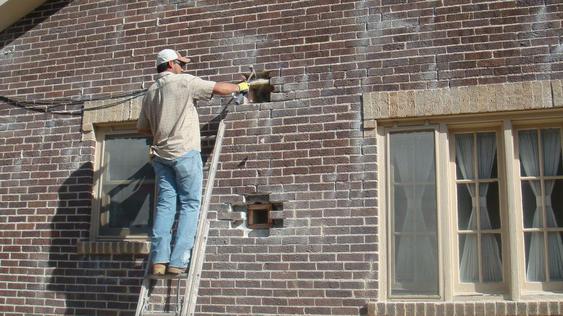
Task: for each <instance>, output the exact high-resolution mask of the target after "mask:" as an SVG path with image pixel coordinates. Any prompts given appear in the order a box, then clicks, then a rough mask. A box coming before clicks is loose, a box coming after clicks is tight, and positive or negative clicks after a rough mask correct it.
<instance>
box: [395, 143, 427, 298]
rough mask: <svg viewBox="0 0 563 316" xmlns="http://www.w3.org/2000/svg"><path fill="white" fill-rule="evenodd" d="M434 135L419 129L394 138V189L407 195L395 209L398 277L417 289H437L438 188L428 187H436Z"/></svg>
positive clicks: (411, 287)
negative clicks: (436, 200) (399, 208)
mask: <svg viewBox="0 0 563 316" xmlns="http://www.w3.org/2000/svg"><path fill="white" fill-rule="evenodd" d="M433 137H434V135H433V132H417V133H400V134H393V135H392V138H391V159H392V162H393V166H394V168H395V175H394V177H395V179H394V181H395V182H396V183H398V184H396V186H395V190H396V191H397V190H403V193H404V195H405V196H406V201H402V203H401V205H402V206H403V207H404V209H401V210H397V209H395V210H394V216H395V218H394V220H395V221H396V225H395V227H396V228H395V229H397V233H400V234H399V235H396V238H397V240H396V242H395V247H396V249H395V253H396V255H395V259H396V260H395V274H396V276H395V278H396V280H398V281H403V282H404V283H405V284H407V283H408V284H409V287H410V289H412V290H413V291H414V292H435V291H436V290H437V280H438V277H437V266H438V262H437V259H438V258H437V247H436V224H435V221H436V203H435V192H432V191H428V190H435V184H434V178H435V162H434V138H433ZM425 194H429V195H432V196H434V198H425ZM397 205H399V203H396V204H395V207H400V206H397ZM432 221H434V223H432ZM403 286H404V285H403Z"/></svg>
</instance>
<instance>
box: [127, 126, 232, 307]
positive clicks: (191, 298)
mask: <svg viewBox="0 0 563 316" xmlns="http://www.w3.org/2000/svg"><path fill="white" fill-rule="evenodd" d="M224 133H225V123H224V122H223V120H221V121H220V123H219V130H218V131H217V136H216V139H215V146H214V147H213V153H212V158H211V164H210V167H209V172H208V176H207V183H206V185H205V190H204V193H203V200H202V205H201V210H200V214H199V222H198V226H197V234H196V237H195V243H194V248H193V250H192V260H191V261H190V266H189V268H188V272H187V273H185V274H180V275H163V276H153V275H152V274H151V269H150V266H151V262H150V256H149V260H148V262H147V266H146V268H145V276H144V278H143V283H142V286H141V293H140V294H139V300H138V302H137V311H136V312H135V316H192V315H193V314H194V312H195V305H196V300H197V293H198V290H199V281H200V278H201V268H202V266H203V261H204V258H205V247H206V245H207V233H208V231H209V220H208V219H207V211H208V209H209V202H210V200H211V193H212V191H213V183H214V182H215V172H216V171H217V164H218V162H219V156H220V155H221V146H222V143H223V134H224ZM158 280H170V281H171V282H172V283H175V292H176V293H175V294H176V304H175V305H176V308H175V309H174V310H173V311H150V310H149V305H150V298H151V294H152V291H151V285H152V284H153V282H155V281H158ZM182 281H185V286H184V288H183V292H184V293H183V295H182V296H181V297H180V292H181V284H182V283H183V282H182Z"/></svg>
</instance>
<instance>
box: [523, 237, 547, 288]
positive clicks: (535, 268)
mask: <svg viewBox="0 0 563 316" xmlns="http://www.w3.org/2000/svg"><path fill="white" fill-rule="evenodd" d="M524 242H525V245H526V249H525V250H526V278H527V280H528V281H531V282H543V281H545V265H544V262H545V261H544V260H545V255H544V240H543V233H525V234H524Z"/></svg>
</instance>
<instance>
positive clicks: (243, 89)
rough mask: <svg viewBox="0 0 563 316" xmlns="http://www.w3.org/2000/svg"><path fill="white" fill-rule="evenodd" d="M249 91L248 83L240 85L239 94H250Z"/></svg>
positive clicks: (244, 82)
mask: <svg viewBox="0 0 563 316" xmlns="http://www.w3.org/2000/svg"><path fill="white" fill-rule="evenodd" d="M248 89H250V85H248V81H243V82H241V83H239V84H238V92H239V93H245V92H248Z"/></svg>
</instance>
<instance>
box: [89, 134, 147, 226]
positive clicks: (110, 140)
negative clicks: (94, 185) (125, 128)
mask: <svg viewBox="0 0 563 316" xmlns="http://www.w3.org/2000/svg"><path fill="white" fill-rule="evenodd" d="M148 141H149V140H148V139H147V138H146V137H142V136H140V135H108V136H107V137H106V138H105V140H104V155H103V156H104V157H103V158H104V159H103V161H102V166H101V169H102V177H101V184H102V186H101V192H100V193H101V196H100V198H101V209H100V217H101V218H100V235H105V236H119V235H124V234H135V233H146V232H148V228H149V227H150V225H152V218H151V217H152V212H151V210H152V207H153V206H154V199H155V197H154V194H155V188H154V172H153V168H152V166H151V165H150V163H149V157H148V154H147V142H148Z"/></svg>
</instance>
